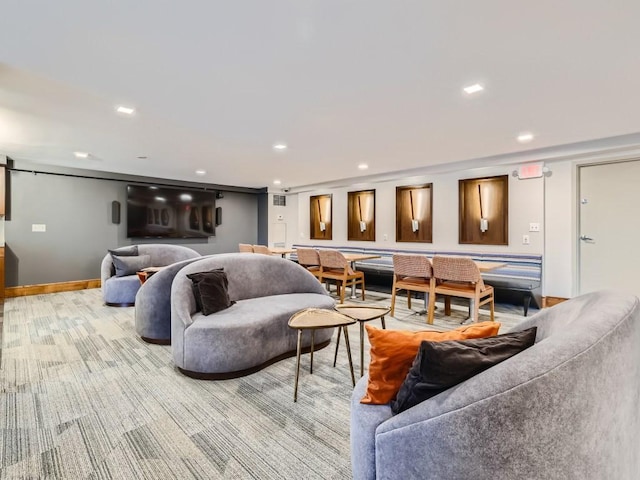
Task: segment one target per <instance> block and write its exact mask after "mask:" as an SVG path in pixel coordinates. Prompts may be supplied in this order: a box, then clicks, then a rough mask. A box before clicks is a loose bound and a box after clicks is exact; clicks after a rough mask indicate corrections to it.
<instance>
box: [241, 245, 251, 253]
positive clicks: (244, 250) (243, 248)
mask: <svg viewBox="0 0 640 480" xmlns="http://www.w3.org/2000/svg"><path fill="white" fill-rule="evenodd" d="M238 251H239V252H240V253H253V246H252V245H250V244H248V243H239V244H238Z"/></svg>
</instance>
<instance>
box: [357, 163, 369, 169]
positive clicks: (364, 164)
mask: <svg viewBox="0 0 640 480" xmlns="http://www.w3.org/2000/svg"><path fill="white" fill-rule="evenodd" d="M358 168H359V169H360V170H366V169H367V168H369V165H367V164H366V163H361V164H360V165H358Z"/></svg>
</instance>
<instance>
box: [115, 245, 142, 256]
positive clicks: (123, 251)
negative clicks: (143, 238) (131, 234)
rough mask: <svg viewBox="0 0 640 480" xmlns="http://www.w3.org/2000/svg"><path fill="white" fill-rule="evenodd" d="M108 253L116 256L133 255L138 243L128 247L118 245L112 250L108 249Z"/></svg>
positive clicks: (136, 250)
mask: <svg viewBox="0 0 640 480" xmlns="http://www.w3.org/2000/svg"><path fill="white" fill-rule="evenodd" d="M109 253H110V254H111V256H112V257H113V256H118V257H133V256H136V255H139V254H138V245H131V246H129V247H120V248H116V249H114V250H109Z"/></svg>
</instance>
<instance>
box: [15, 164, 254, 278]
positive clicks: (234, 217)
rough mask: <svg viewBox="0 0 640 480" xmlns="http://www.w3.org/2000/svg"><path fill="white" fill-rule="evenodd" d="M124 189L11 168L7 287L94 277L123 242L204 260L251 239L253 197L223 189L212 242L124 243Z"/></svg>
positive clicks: (96, 181) (113, 183) (111, 183)
mask: <svg viewBox="0 0 640 480" xmlns="http://www.w3.org/2000/svg"><path fill="white" fill-rule="evenodd" d="M157 183H158V184H162V183H163V181H162V180H161V179H158V180H157ZM126 185H127V183H126V182H122V181H114V180H100V179H90V178H78V177H65V176H58V175H51V174H46V173H37V174H33V173H29V172H18V171H12V172H11V220H10V221H6V222H5V243H6V245H5V254H6V285H7V287H12V286H22V285H34V284H41V283H53V282H64V281H72V280H86V279H94V278H100V262H101V261H102V258H103V257H104V255H105V254H106V253H107V249H109V248H115V247H118V246H123V245H129V244H131V243H142V242H146V243H160V242H162V243H173V244H179V245H186V246H188V247H190V248H193V249H194V250H196V251H198V252H199V253H201V254H203V255H209V254H212V253H224V252H232V251H237V249H238V243H256V242H257V238H258V195H256V194H252V193H239V192H224V198H221V199H218V200H216V206H219V207H222V225H219V226H218V227H216V236H215V237H210V238H209V239H208V240H207V239H202V240H201V239H190V240H179V241H178V240H133V241H132V240H131V239H128V238H127V218H126V204H127V196H126ZM113 200H118V201H119V202H120V204H121V206H122V207H121V214H122V215H121V222H120V224H119V225H115V224H112V223H111V202H112V201H113ZM32 224H45V225H46V232H44V233H37V232H32V229H31V227H32Z"/></svg>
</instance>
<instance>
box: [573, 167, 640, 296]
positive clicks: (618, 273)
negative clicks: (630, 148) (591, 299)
mask: <svg viewBox="0 0 640 480" xmlns="http://www.w3.org/2000/svg"><path fill="white" fill-rule="evenodd" d="M579 189H580V195H579V198H578V201H579V203H580V205H579V209H580V214H579V223H578V229H579V235H580V240H579V241H578V244H579V247H578V259H579V266H578V267H579V279H578V281H579V292H580V293H581V294H582V293H587V292H592V291H594V290H599V289H603V288H612V289H616V290H622V291H627V292H631V293H633V294H635V295H638V296H640V275H639V273H640V251H639V249H638V248H639V243H640V242H639V241H638V240H639V239H640V161H632V162H621V163H608V164H603V165H590V166H582V167H580V169H579Z"/></svg>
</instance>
